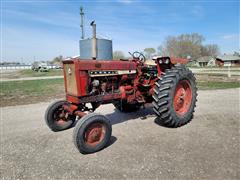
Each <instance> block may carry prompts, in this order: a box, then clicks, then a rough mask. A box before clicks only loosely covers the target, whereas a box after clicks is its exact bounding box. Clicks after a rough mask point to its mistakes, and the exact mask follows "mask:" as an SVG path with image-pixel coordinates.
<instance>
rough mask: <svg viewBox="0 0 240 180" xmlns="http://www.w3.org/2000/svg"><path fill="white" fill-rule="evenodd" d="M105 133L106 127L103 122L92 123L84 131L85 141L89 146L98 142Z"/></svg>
mask: <svg viewBox="0 0 240 180" xmlns="http://www.w3.org/2000/svg"><path fill="white" fill-rule="evenodd" d="M105 134H106V127H105V125H104V124H103V123H99V122H97V123H92V124H90V126H88V128H87V129H86V131H85V136H84V137H85V138H84V139H85V143H86V144H87V145H89V146H97V145H98V144H100V143H101V142H102V141H103V139H104V137H105Z"/></svg>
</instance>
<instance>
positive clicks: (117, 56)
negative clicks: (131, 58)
mask: <svg viewBox="0 0 240 180" xmlns="http://www.w3.org/2000/svg"><path fill="white" fill-rule="evenodd" d="M124 58H125V55H124V53H123V52H122V51H114V52H113V59H116V60H119V59H124Z"/></svg>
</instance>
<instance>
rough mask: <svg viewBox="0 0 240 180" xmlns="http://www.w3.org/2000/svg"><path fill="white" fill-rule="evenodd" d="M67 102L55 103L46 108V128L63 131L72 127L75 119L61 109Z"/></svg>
mask: <svg viewBox="0 0 240 180" xmlns="http://www.w3.org/2000/svg"><path fill="white" fill-rule="evenodd" d="M67 103H68V102H67V101H63V100H62V101H56V102H54V103H52V104H51V105H49V106H48V108H47V110H46V112H45V121H46V124H47V125H48V127H49V128H50V129H51V130H52V131H54V132H57V131H63V130H66V129H68V128H70V127H72V125H73V123H74V121H75V119H76V117H75V116H74V115H70V114H68V112H66V111H65V110H64V108H63V105H64V104H67Z"/></svg>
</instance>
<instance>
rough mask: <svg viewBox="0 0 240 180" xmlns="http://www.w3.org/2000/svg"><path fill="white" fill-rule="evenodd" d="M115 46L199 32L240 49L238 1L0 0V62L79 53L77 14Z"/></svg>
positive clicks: (138, 46)
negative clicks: (81, 14) (81, 7)
mask: <svg viewBox="0 0 240 180" xmlns="http://www.w3.org/2000/svg"><path fill="white" fill-rule="evenodd" d="M80 6H83V8H84V12H85V23H84V25H85V30H86V37H91V27H90V25H89V24H90V22H91V21H92V20H95V22H96V24H97V34H98V36H99V37H102V38H109V39H112V41H113V50H121V51H123V52H124V53H125V54H126V55H127V52H129V51H130V52H132V51H135V50H137V51H142V50H143V49H144V48H146V47H153V48H157V47H158V46H159V45H161V44H162V43H164V40H165V38H166V37H168V36H177V35H180V34H182V33H199V34H202V35H203V36H204V37H205V41H204V44H218V45H219V47H220V51H221V53H232V52H234V51H239V1H231V0H225V1H224V0H222V1H221V0H194V1H193V0H188V1H187V0H185V1H179V0H172V1H170V0H169V1H167V0H158V1H157V0H148V1H147V0H145V1H143V0H142V1H141V0H112V1H109V0H95V1H90V0H82V1H75V0H72V1H71V0H68V1H67V0H66V1H64V0H51V1H50V0H49V1H47V0H1V61H19V62H24V63H30V62H33V61H34V60H43V61H44V60H52V59H53V58H54V57H56V56H58V55H63V56H64V57H67V56H75V55H78V54H79V40H80V38H81V31H80V15H79V7H80Z"/></svg>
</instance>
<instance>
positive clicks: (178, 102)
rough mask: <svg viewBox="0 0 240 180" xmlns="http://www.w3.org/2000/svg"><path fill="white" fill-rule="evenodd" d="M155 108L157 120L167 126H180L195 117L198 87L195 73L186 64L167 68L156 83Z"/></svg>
mask: <svg viewBox="0 0 240 180" xmlns="http://www.w3.org/2000/svg"><path fill="white" fill-rule="evenodd" d="M155 84H156V87H155V88H154V94H153V99H154V101H153V110H154V112H155V114H156V115H157V119H156V120H157V122H158V123H159V124H161V125H163V126H166V127H180V126H183V125H185V124H187V123H188V122H190V121H191V120H192V118H193V113H194V108H195V106H196V101H197V88H196V82H195V77H194V75H193V73H192V72H191V71H190V70H189V69H188V68H186V67H185V66H176V67H173V68H172V69H168V70H166V72H165V74H164V75H163V76H162V77H161V78H160V79H159V80H158V81H157V82H156V83H155Z"/></svg>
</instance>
